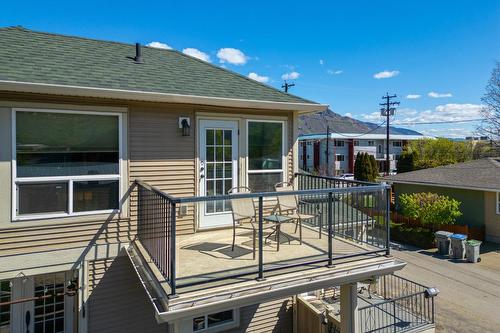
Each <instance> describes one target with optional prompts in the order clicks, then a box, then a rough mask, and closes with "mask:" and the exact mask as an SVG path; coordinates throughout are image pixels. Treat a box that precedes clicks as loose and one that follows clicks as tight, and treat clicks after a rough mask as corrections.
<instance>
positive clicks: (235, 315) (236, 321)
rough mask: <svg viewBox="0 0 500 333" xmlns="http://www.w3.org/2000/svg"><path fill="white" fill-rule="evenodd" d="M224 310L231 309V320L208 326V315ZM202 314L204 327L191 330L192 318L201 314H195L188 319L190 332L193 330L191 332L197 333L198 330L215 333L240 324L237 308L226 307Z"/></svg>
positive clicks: (202, 332)
mask: <svg viewBox="0 0 500 333" xmlns="http://www.w3.org/2000/svg"><path fill="white" fill-rule="evenodd" d="M225 311H232V312H233V320H232V321H229V322H227V323H224V324H221V325H217V326H213V327H208V316H209V315H211V314H216V313H219V312H225ZM203 316H204V317H205V328H204V329H201V330H198V331H195V330H193V320H194V319H195V318H198V317H201V315H200V316H196V317H193V318H191V320H190V321H189V324H190V325H191V329H190V332H193V333H198V332H201V333H216V332H222V331H225V330H228V329H231V328H236V327H238V326H240V311H239V309H227V310H223V311H218V312H214V313H207V314H205V315H203Z"/></svg>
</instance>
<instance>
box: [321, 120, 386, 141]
mask: <svg viewBox="0 0 500 333" xmlns="http://www.w3.org/2000/svg"><path fill="white" fill-rule="evenodd" d="M384 124H385V120H384V121H383V122H382V123H380V124H379V125H377V127H374V128H372V129H371V130H369V131H368V132H364V133H360V134H358V133H356V134H355V135H348V134H344V133H341V132H337V131H336V130H334V129H332V128H330V131H332V132H335V133H336V134H338V135H340V136H343V137H346V138H361V137H362V136H364V135H366V134H370V133H372V132H374V131H376V130H377V129H379V128H380V127H382V126H383V125H384Z"/></svg>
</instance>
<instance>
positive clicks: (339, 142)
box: [334, 140, 344, 147]
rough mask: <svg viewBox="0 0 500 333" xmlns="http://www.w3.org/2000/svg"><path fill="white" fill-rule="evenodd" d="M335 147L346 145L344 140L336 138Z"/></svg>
mask: <svg viewBox="0 0 500 333" xmlns="http://www.w3.org/2000/svg"><path fill="white" fill-rule="evenodd" d="M334 142H335V144H334V145H335V147H344V141H342V140H335V141H334Z"/></svg>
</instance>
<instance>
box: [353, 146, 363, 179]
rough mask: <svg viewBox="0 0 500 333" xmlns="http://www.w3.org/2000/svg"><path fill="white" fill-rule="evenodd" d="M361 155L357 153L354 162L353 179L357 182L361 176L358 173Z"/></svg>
mask: <svg viewBox="0 0 500 333" xmlns="http://www.w3.org/2000/svg"><path fill="white" fill-rule="evenodd" d="M360 167H361V153H360V152H359V151H358V153H357V154H356V160H355V161H354V179H356V180H359V177H360V176H361V174H360V171H361V168H360Z"/></svg>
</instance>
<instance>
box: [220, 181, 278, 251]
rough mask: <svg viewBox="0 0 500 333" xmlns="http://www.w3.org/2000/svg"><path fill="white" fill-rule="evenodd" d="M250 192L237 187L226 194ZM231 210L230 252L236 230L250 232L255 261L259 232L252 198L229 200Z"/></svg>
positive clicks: (232, 248) (243, 187)
mask: <svg viewBox="0 0 500 333" xmlns="http://www.w3.org/2000/svg"><path fill="white" fill-rule="evenodd" d="M250 192H251V190H250V188H248V187H246V186H237V187H233V188H231V189H230V190H229V191H228V194H229V195H231V194H237V193H250ZM231 208H232V209H231V210H232V214H233V243H232V246H231V251H234V243H235V241H236V228H240V229H246V230H252V244H253V259H255V247H256V238H257V231H258V230H259V225H258V221H257V215H256V211H255V204H254V201H253V198H239V199H231ZM272 228H273V226H272V225H271V226H268V227H266V228H263V229H272Z"/></svg>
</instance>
